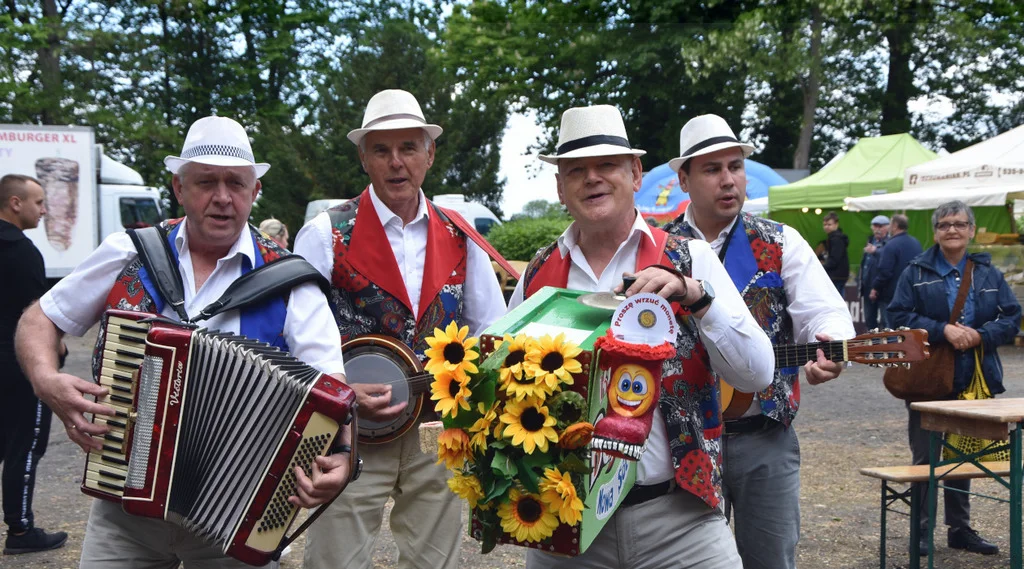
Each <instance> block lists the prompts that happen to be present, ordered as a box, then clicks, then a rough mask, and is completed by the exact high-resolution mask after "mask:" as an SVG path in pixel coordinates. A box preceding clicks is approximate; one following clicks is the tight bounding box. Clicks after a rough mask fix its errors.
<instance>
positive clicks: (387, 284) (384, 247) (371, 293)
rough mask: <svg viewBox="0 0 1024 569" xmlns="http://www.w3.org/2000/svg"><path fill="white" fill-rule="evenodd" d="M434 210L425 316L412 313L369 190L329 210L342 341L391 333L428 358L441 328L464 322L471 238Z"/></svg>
mask: <svg viewBox="0 0 1024 569" xmlns="http://www.w3.org/2000/svg"><path fill="white" fill-rule="evenodd" d="M360 204H365V207H360ZM427 206H428V207H429V208H430V216H429V227H428V229H427V254H426V264H425V265H424V267H423V287H422V289H421V291H422V292H421V296H420V303H419V314H413V312H412V308H411V307H410V304H411V303H410V301H409V295H408V293H407V292H406V289H405V281H404V280H403V279H402V273H401V272H400V271H399V269H398V263H397V261H396V260H395V255H394V253H393V252H392V251H391V247H389V246H388V238H387V234H385V233H384V227H383V226H382V225H381V222H380V218H378V217H377V212H376V211H375V210H374V208H373V204H372V202H371V201H370V196H369V190H368V189H367V190H365V191H363V193H362V194H361V195H360V196H359V197H357V198H355V199H353V200H350V201H348V202H346V203H344V204H341V205H338V206H335V207H333V208H331V209H329V210H327V211H328V215H329V216H330V220H331V234H332V241H333V245H334V265H333V267H332V271H331V298H330V300H331V302H332V303H333V305H334V306H335V319H336V320H337V322H338V329H339V330H340V331H341V341H342V342H346V341H348V340H349V339H350V338H353V337H356V336H360V335H363V334H385V335H388V336H392V337H394V338H398V339H399V340H401V341H402V342H403V343H405V344H406V345H407V346H409V347H410V348H412V350H413V351H414V352H416V355H418V356H419V357H420V358H422V357H423V351H424V350H426V349H427V347H428V346H427V340H426V339H427V338H428V337H429V336H431V335H432V334H433V332H434V328H444V327H445V326H446V325H447V324H448V323H449V322H452V321H455V322H461V321H462V297H463V287H464V285H465V283H466V235H465V234H464V233H462V232H461V231H460V230H459V229H458V228H457V227H455V225H454V224H453V223H452V222H451V221H450V220H449V219H448V217H447V216H446V215H444V213H443V212H442V211H441V210H440V209H439V208H437V207H436V206H434V204H433V203H430V202H428V204H427Z"/></svg>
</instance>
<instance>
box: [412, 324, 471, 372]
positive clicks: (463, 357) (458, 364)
mask: <svg viewBox="0 0 1024 569" xmlns="http://www.w3.org/2000/svg"><path fill="white" fill-rule="evenodd" d="M468 334H469V326H463V327H462V328H459V327H458V325H456V324H455V322H454V321H453V322H449V323H448V326H447V327H446V328H445V329H444V330H441V329H440V328H434V336H433V337H428V338H427V344H429V345H430V348H429V349H428V350H426V351H425V352H423V354H424V355H426V356H427V358H429V359H428V360H427V364H426V365H425V366H423V367H424V369H426V370H427V371H428V372H430V373H432V374H434V376H435V377H436V376H438V375H441V374H442V372H448V373H450V374H451V375H453V376H455V378H456V379H458V380H459V381H460V382H462V383H467V382H468V381H469V376H468V375H466V374H469V373H476V372H477V369H476V364H474V363H473V360H475V359H477V357H479V354H478V353H477V352H476V351H475V350H473V349H472V348H473V346H476V343H477V339H476V338H467V337H466V336H467V335H468Z"/></svg>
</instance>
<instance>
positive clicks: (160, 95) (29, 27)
mask: <svg viewBox="0 0 1024 569" xmlns="http://www.w3.org/2000/svg"><path fill="white" fill-rule="evenodd" d="M442 28H443V19H442V12H441V9H440V7H438V6H428V5H424V4H422V3H419V2H413V1H411V0H409V1H400V0H388V1H385V2H369V1H365V0H363V1H360V2H355V3H353V2H339V1H337V0H287V1H286V0H254V1H245V2H242V1H229V2H193V1H190V0H146V1H144V2H138V1H130V0H101V1H100V2H84V1H80V0H64V1H63V2H60V3H56V2H55V1H54V0H43V1H42V2H38V3H37V2H31V3H30V2H17V1H15V0H11V1H9V2H6V3H5V4H4V5H3V7H2V8H0V30H3V31H2V32H0V122H13V123H36V124H79V125H87V126H92V127H93V128H95V130H96V133H97V140H98V141H99V142H101V143H103V144H105V146H106V151H107V153H108V154H110V155H112V156H113V157H114V158H117V159H119V160H122V161H124V162H125V163H127V164H129V165H131V166H132V167H134V168H135V169H137V170H139V171H140V173H142V175H143V177H144V178H145V179H146V180H147V181H148V182H149V183H151V184H154V185H165V187H169V185H170V184H169V182H170V176H169V174H168V173H167V172H166V170H165V169H164V168H163V163H162V161H163V158H164V156H166V155H168V154H177V153H178V152H179V151H180V149H181V143H182V141H183V139H184V136H185V131H186V130H187V128H188V125H190V124H191V123H192V122H193V121H194V120H196V119H197V118H200V117H203V116H206V115H209V114H218V115H223V116H229V117H232V118H234V119H236V120H238V121H239V122H241V123H242V124H243V125H244V126H245V127H246V129H247V130H248V132H249V133H250V136H251V137H252V138H253V150H254V153H255V154H256V156H257V159H259V160H261V161H266V162H270V163H271V164H272V165H273V167H272V168H271V169H270V171H269V172H268V174H267V175H266V176H265V177H264V178H263V187H264V189H263V194H262V196H261V198H260V201H259V202H258V203H257V207H256V208H255V210H254V212H253V215H254V218H256V221H259V219H262V218H263V217H268V216H271V215H273V216H276V217H278V218H280V219H282V220H283V221H285V223H286V224H288V225H289V226H290V227H292V228H293V229H292V233H293V234H294V233H295V232H296V230H297V227H298V226H299V225H300V224H301V222H302V219H303V211H304V208H305V204H306V202H307V201H308V200H310V199H315V198H320V197H343V196H344V197H351V196H352V195H355V194H358V192H359V191H360V190H362V188H363V187H365V185H366V184H367V183H368V179H367V177H366V176H365V174H363V173H362V172H361V169H360V167H359V162H358V159H357V154H356V151H355V147H354V146H352V144H351V143H350V142H348V141H347V140H346V139H345V138H344V135H345V134H346V133H347V132H348V131H349V130H351V129H353V128H357V127H358V126H359V125H360V123H361V121H362V110H363V108H364V106H365V104H366V102H367V101H368V100H369V98H370V97H371V96H372V95H373V93H375V92H376V91H378V90H381V89H385V88H394V87H397V88H404V89H407V90H409V91H411V92H413V93H414V94H416V95H417V97H418V98H419V99H420V101H421V103H423V106H424V112H425V113H426V115H427V118H428V119H429V120H432V121H434V122H437V123H439V124H441V126H442V127H444V129H445V133H444V135H443V136H442V137H441V138H440V139H439V140H438V153H437V160H436V161H435V165H434V167H433V168H432V170H431V172H430V174H429V175H428V178H427V181H426V183H425V184H424V185H425V188H424V190H425V191H426V192H427V194H428V195H433V194H436V193H463V194H466V195H467V196H469V197H470V198H473V199H477V200H478V201H481V202H483V203H485V204H486V205H488V206H489V207H491V209H493V210H497V211H500V208H499V207H498V206H499V205H500V202H501V192H502V186H503V180H500V179H499V176H498V173H497V172H498V160H499V155H498V142H499V141H500V136H501V133H502V131H503V129H504V126H505V122H506V118H507V105H505V104H504V103H503V101H502V100H501V99H495V98H491V99H488V98H486V97H478V98H475V99H470V98H468V97H465V96H462V95H461V93H462V90H461V87H460V85H459V84H458V82H457V80H456V79H455V77H454V73H453V71H452V70H451V67H450V65H449V63H448V52H447V50H446V49H445V45H444V43H443V41H442V40H441V32H442ZM170 198H171V202H172V207H173V208H174V209H175V210H177V208H176V207H174V206H176V204H175V203H174V199H173V195H171V196H170ZM172 214H180V211H174V212H172Z"/></svg>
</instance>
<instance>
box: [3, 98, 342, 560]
mask: <svg viewBox="0 0 1024 569" xmlns="http://www.w3.org/2000/svg"><path fill="white" fill-rule="evenodd" d="M164 164H165V165H166V166H167V169H168V170H169V171H170V172H171V173H172V174H173V177H172V179H171V185H172V187H173V189H174V195H175V196H176V197H177V198H178V202H179V203H180V204H181V205H182V207H183V208H184V210H185V217H184V218H182V219H175V220H170V221H166V222H164V223H162V224H161V226H162V228H163V230H164V231H165V234H166V235H167V241H168V245H169V249H170V253H171V255H172V256H173V257H174V259H175V260H176V261H177V268H178V271H179V272H180V274H181V285H182V289H183V292H184V306H183V309H184V312H185V313H186V315H187V314H192V315H196V314H198V313H199V311H200V310H202V309H203V308H204V307H206V306H207V305H209V304H210V303H211V302H213V301H215V300H217V299H218V298H220V297H221V295H222V294H223V293H224V291H225V290H226V289H227V288H228V286H229V285H231V283H232V282H234V281H235V280H236V279H237V278H239V277H240V276H241V275H242V274H244V273H247V272H249V271H251V270H252V269H254V268H257V267H259V266H262V265H264V264H266V263H268V262H272V261H274V260H276V259H277V258H279V257H281V256H284V255H287V254H288V252H287V251H285V250H284V249H282V248H281V247H279V246H278V245H277V244H276V243H274V242H273V241H271V240H270V239H269V238H268V237H266V236H265V235H263V234H262V233H261V232H260V231H259V230H257V229H256V228H255V227H252V226H251V225H249V224H248V219H249V213H250V211H251V210H252V204H253V202H254V201H255V200H256V196H257V194H258V193H259V191H260V181H259V177H260V176H262V175H263V174H264V173H265V172H266V171H267V169H268V168H269V167H270V165H269V164H264V163H257V162H256V161H255V158H254V156H253V153H252V148H251V147H250V145H249V138H248V136H247V135H246V133H245V130H244V129H243V128H242V126H241V125H240V124H238V123H237V122H235V121H233V120H231V119H228V118H224V117H206V118H202V119H199V120H197V121H196V122H195V123H193V124H192V126H191V127H190V128H189V131H188V134H187V135H186V137H185V143H184V145H183V146H182V151H181V155H180V156H168V157H167V158H166V159H165V160H164ZM146 275H148V273H147V272H146V268H145V267H144V266H143V264H142V262H141V260H140V259H139V254H138V252H137V251H136V249H135V246H134V245H133V242H132V239H131V238H130V237H129V235H128V234H127V233H116V234H113V235H111V236H109V237H107V238H106V239H104V240H103V243H101V244H100V246H99V247H98V248H97V249H96V250H95V251H93V253H92V254H91V255H89V256H88V257H87V258H86V259H85V260H83V261H82V263H81V264H80V265H79V266H78V267H76V268H75V270H74V272H72V273H71V274H70V275H69V276H67V277H65V278H64V279H62V280H61V281H60V282H59V283H58V284H57V285H56V286H54V287H53V288H52V289H51V290H50V291H49V292H47V293H46V294H45V295H43V297H42V298H41V299H40V301H39V302H38V303H36V304H33V305H32V306H31V307H29V308H28V310H27V311H26V313H25V315H24V316H23V317H22V319H21V321H20V322H19V325H18V331H17V337H16V347H17V351H18V357H19V359H20V361H21V363H22V366H23V367H24V369H25V372H26V375H27V376H28V377H29V379H30V380H31V382H32V385H33V387H34V388H35V391H36V393H37V394H39V396H40V398H41V399H43V400H44V401H45V402H46V403H47V404H48V405H49V406H50V407H51V408H52V409H53V411H54V413H55V414H56V415H57V416H58V417H59V418H60V420H61V422H63V423H64V427H65V429H66V430H67V432H68V437H69V438H70V439H71V440H72V441H73V442H75V443H76V444H78V445H79V446H80V447H82V449H83V450H85V451H87V452H89V451H93V450H99V449H101V448H102V445H101V442H100V441H102V440H103V435H104V434H105V433H106V432H107V427H106V426H103V423H102V422H96V423H93V422H92V421H90V420H88V419H87V418H86V416H85V414H87V413H92V414H95V415H97V416H101V415H102V416H109V415H113V414H114V413H113V410H112V409H110V408H108V407H107V406H106V405H101V404H98V403H94V402H92V400H91V399H92V398H91V397H88V396H97V397H98V396H102V395H105V394H106V393H107V389H106V388H104V387H102V386H100V385H97V384H96V383H93V382H92V381H89V380H86V379H82V378H79V377H75V376H73V375H69V374H65V373H60V372H59V371H58V368H57V363H58V346H59V345H60V338H61V337H62V336H63V335H64V334H65V333H67V334H72V335H76V336H81V335H83V334H85V333H86V332H87V331H88V330H89V329H90V328H91V327H92V326H94V325H95V324H96V323H97V322H99V321H100V320H101V318H102V317H103V315H104V313H105V311H106V310H108V309H111V308H118V309H122V310H137V311H143V312H154V313H160V314H162V315H163V316H165V317H168V318H171V319H174V320H180V319H181V316H180V315H179V313H178V312H177V311H176V309H175V308H174V307H172V306H171V304H170V303H169V302H167V301H166V300H165V299H164V298H163V297H162V296H161V294H160V290H159V289H158V288H157V287H155V286H154V285H153V283H152V281H153V280H155V279H150V278H148V277H147V276H146ZM204 324H205V326H206V327H207V328H210V329H214V330H222V331H225V332H233V333H235V334H243V335H245V336H248V337H250V338H255V339H259V340H262V341H264V342H267V343H269V344H273V345H277V346H280V347H281V348H283V349H285V350H287V351H290V352H291V354H292V355H294V356H295V357H296V358H298V359H300V360H302V361H304V362H306V363H308V364H309V365H311V366H313V367H315V368H317V369H319V370H320V371H321V372H323V373H327V374H331V375H333V376H334V377H336V378H339V379H343V378H344V376H343V373H344V367H343V364H342V357H341V341H340V338H339V335H338V330H337V327H336V326H335V325H334V319H333V318H331V315H330V309H329V307H328V304H327V299H326V297H325V296H324V294H323V292H322V291H321V290H320V289H319V288H318V287H317V286H316V285H315V284H313V283H305V284H301V285H299V286H297V287H295V288H293V289H291V291H290V292H289V293H288V295H287V296H286V297H280V298H277V299H273V300H270V301H266V302H264V303H262V304H260V305H258V306H253V307H248V308H241V309H237V310H229V311H226V312H224V313H221V314H218V315H216V316H214V317H213V318H210V319H209V320H207V321H205V322H204ZM101 336H102V335H101ZM101 340H102V337H101ZM342 438H343V440H350V438H351V433H349V432H347V431H346V433H345V434H344V435H343V437H342ZM348 461H349V458H348V457H347V456H346V455H344V454H338V455H335V456H329V457H319V458H317V459H316V461H315V465H314V468H313V471H312V472H309V473H299V474H298V475H297V487H298V489H297V491H296V496H293V497H291V498H289V501H291V502H292V503H293V504H296V505H299V506H303V507H313V506H316V505H319V504H322V503H324V502H326V501H328V500H330V499H331V498H333V497H334V496H335V495H336V494H337V493H338V491H339V490H341V488H342V487H343V485H344V484H345V482H346V481H347V480H348V478H349V468H348V464H349V462H348ZM179 562H183V563H184V566H185V567H204V568H209V567H216V568H221V567H247V566H248V565H246V564H244V563H242V562H240V561H237V560H235V559H231V558H228V557H225V556H224V555H223V553H221V548H220V547H219V546H214V545H210V544H209V543H207V542H206V541H204V540H201V539H200V538H198V537H196V536H195V535H193V534H191V533H189V532H187V531H185V530H184V529H183V528H181V527H180V526H178V525H175V524H171V523H169V522H164V521H162V520H159V519H155V518H141V517H136V516H131V515H128V514H126V513H124V511H123V510H122V509H121V505H120V504H119V503H115V502H109V501H105V500H94V501H93V504H92V510H91V512H90V514H89V521H88V524H87V526H86V531H85V542H84V543H83V545H82V559H81V567H83V568H87V569H93V568H95V569H100V568H103V569H109V568H121V567H123V568H125V569H128V568H131V567H139V566H140V564H146V566H153V567H157V566H159V567H174V566H177V564H178V563H179ZM268 566H274V567H276V566H277V562H272V563H271V564H269V565H268Z"/></svg>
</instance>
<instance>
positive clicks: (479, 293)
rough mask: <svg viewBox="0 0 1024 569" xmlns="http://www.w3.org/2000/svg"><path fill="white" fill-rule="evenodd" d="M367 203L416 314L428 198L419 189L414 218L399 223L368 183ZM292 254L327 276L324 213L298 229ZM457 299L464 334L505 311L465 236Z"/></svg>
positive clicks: (330, 250) (330, 258) (329, 249)
mask: <svg viewBox="0 0 1024 569" xmlns="http://www.w3.org/2000/svg"><path fill="white" fill-rule="evenodd" d="M370 202H371V203H372V204H373V209H374V211H375V212H376V213H377V217H378V218H379V219H380V221H381V225H383V226H384V233H385V234H387V236H388V244H389V245H391V252H392V253H394V255H395V261H396V262H397V263H398V270H399V271H401V273H402V280H403V281H404V283H405V290H406V293H407V294H408V295H409V302H411V303H412V306H411V308H412V310H413V313H414V314H419V306H420V300H421V299H420V294H421V292H422V288H423V268H424V266H425V265H426V261H427V228H428V227H429V226H430V216H431V215H432V213H431V211H430V208H428V207H427V198H426V196H424V195H423V191H422V190H421V191H420V200H419V210H418V211H417V212H416V218H415V219H413V220H412V221H411V222H410V223H408V224H403V223H402V218H401V217H399V216H398V215H396V214H395V213H394V212H393V211H391V209H390V208H388V206H387V205H385V204H384V202H383V201H382V200H381V199H380V198H378V197H377V193H376V192H374V191H373V187H372V186H371V187H370ZM360 207H366V204H365V203H361V204H360ZM295 253H296V254H298V255H302V256H303V257H305V259H306V260H307V261H309V262H310V263H311V264H312V265H313V266H314V267H316V268H317V270H318V271H320V273H321V274H323V275H324V276H325V277H326V278H327V280H330V279H331V272H332V270H333V269H334V241H333V237H332V234H331V220H330V216H329V215H328V214H327V212H324V213H321V214H320V215H318V216H316V217H315V218H313V219H312V220H311V221H310V222H309V223H307V224H306V226H305V227H303V228H302V230H301V231H299V234H298V235H297V236H296V237H295ZM429 300H432V299H428V302H429ZM462 303H463V304H462V320H463V322H462V323H463V324H465V325H467V326H469V333H470V334H471V335H474V336H477V335H479V334H480V333H481V332H483V331H484V329H485V328H486V327H487V326H489V325H490V324H491V323H492V322H494V321H495V320H497V319H498V318H500V317H501V316H502V315H504V314H505V298H504V296H503V295H502V293H501V287H500V286H498V279H497V277H496V276H495V275H494V269H493V268H492V267H491V260H490V257H488V256H487V253H485V252H484V251H483V249H481V248H480V247H479V246H478V245H477V244H476V243H474V242H473V240H472V239H469V238H466V285H465V287H464V288H463V292H462Z"/></svg>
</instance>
